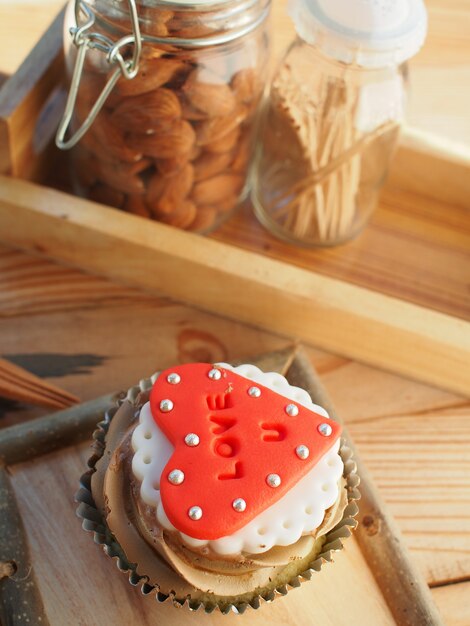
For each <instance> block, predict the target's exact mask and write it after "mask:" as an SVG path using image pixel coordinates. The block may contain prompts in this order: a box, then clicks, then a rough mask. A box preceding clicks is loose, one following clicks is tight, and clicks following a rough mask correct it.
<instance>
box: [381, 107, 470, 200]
mask: <svg viewBox="0 0 470 626" xmlns="http://www.w3.org/2000/svg"><path fill="white" fill-rule="evenodd" d="M469 100H470V98H469ZM469 104H470V102H469ZM390 174H391V175H390V180H389V183H388V184H389V186H390V187H398V188H400V189H405V190H407V191H408V192H413V193H418V194H419V195H422V196H425V197H428V198H433V199H435V200H439V201H441V202H444V203H445V204H449V205H456V206H461V207H464V208H466V209H469V208H470V148H469V147H468V146H467V145H464V144H457V143H454V142H452V141H449V140H446V139H444V138H442V137H438V136H436V135H432V134H429V133H426V132H423V131H419V130H418V129H415V128H413V127H411V126H409V127H407V128H406V129H405V131H404V132H403V134H402V138H401V142H400V148H399V150H398V153H397V154H396V156H395V158H394V160H393V163H392V168H391V172H390Z"/></svg>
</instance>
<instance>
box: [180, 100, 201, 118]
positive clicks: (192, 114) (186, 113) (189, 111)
mask: <svg viewBox="0 0 470 626" xmlns="http://www.w3.org/2000/svg"><path fill="white" fill-rule="evenodd" d="M180 98H181V99H180V104H181V109H182V117H184V119H185V120H191V121H194V120H205V119H207V113H203V112H202V111H199V110H198V109H196V108H195V107H193V105H192V104H190V103H189V102H188V101H187V99H186V98H185V97H184V96H183V95H180Z"/></svg>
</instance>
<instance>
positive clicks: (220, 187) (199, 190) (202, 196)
mask: <svg viewBox="0 0 470 626" xmlns="http://www.w3.org/2000/svg"><path fill="white" fill-rule="evenodd" d="M243 183H244V178H243V176H239V175H238V174H219V175H218V176H214V177H213V178H208V179H207V180H202V181H200V182H198V183H196V184H195V185H194V188H193V191H192V194H191V195H192V198H193V200H194V201H195V202H196V204H198V205H204V206H206V205H216V204H217V203H218V202H222V201H223V200H226V199H227V198H228V197H230V196H234V195H237V194H238V193H239V192H240V191H241V189H242V187H243Z"/></svg>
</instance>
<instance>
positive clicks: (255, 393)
mask: <svg viewBox="0 0 470 626" xmlns="http://www.w3.org/2000/svg"><path fill="white" fill-rule="evenodd" d="M248 395H249V396H250V397H251V398H259V397H260V395H261V389H260V388H259V387H250V388H249V389H248Z"/></svg>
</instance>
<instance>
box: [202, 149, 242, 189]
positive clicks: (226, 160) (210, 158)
mask: <svg viewBox="0 0 470 626" xmlns="http://www.w3.org/2000/svg"><path fill="white" fill-rule="evenodd" d="M232 159H233V155H232V154H231V153H230V152H223V153H222V154H211V153H204V154H202V155H201V156H200V157H199V158H198V159H196V160H195V161H194V180H195V181H196V182H199V181H200V180H205V179H206V178H212V177H213V176H215V175H216V174H220V173H221V172H223V171H224V170H225V169H227V167H228V166H229V165H230V163H231V161H232Z"/></svg>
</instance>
